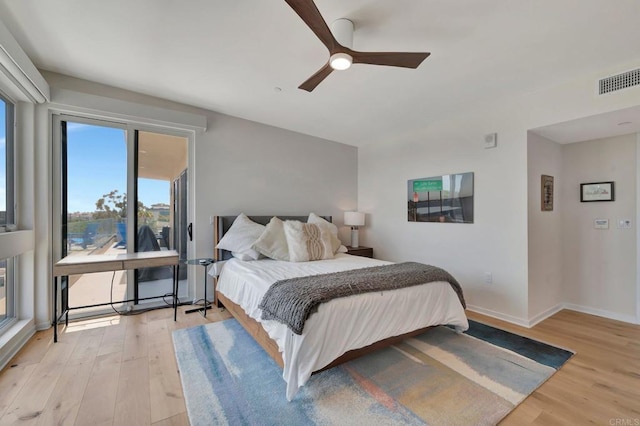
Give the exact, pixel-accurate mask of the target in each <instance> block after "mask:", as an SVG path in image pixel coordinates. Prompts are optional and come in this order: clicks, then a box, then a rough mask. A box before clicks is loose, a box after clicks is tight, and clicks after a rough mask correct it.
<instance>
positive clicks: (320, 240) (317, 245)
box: [284, 220, 333, 262]
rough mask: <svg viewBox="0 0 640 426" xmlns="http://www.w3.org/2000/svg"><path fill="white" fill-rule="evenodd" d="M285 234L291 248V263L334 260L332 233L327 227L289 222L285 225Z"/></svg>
mask: <svg viewBox="0 0 640 426" xmlns="http://www.w3.org/2000/svg"><path fill="white" fill-rule="evenodd" d="M284 234H285V236H286V237H287V245H288V246H289V261H291V262H307V261H310V260H321V259H333V248H332V245H331V232H329V231H328V230H327V229H326V228H325V227H321V226H318V225H316V224H313V223H302V222H298V221H297V220H287V221H286V222H285V223H284Z"/></svg>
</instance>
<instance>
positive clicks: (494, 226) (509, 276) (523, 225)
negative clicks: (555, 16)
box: [358, 61, 640, 325]
mask: <svg viewBox="0 0 640 426" xmlns="http://www.w3.org/2000/svg"><path fill="white" fill-rule="evenodd" d="M638 65H639V64H638V62H637V61H636V62H635V63H633V64H629V63H627V64H613V65H612V67H610V69H606V70H601V71H600V72H597V73H592V74H588V75H585V76H576V77H575V78H573V79H572V80H571V81H568V82H565V83H563V84H560V85H558V86H556V87H550V88H548V89H546V90H541V91H538V92H534V93H529V94H527V95H525V96H522V97H519V98H513V99H491V100H487V101H486V102H484V103H483V104H481V105H469V107H468V109H466V110H461V111H458V112H457V113H456V114H455V115H453V116H451V117H450V118H449V119H448V120H445V121H440V122H436V123H428V121H427V122H426V123H428V124H425V126H424V128H423V129H422V131H421V132H419V133H411V134H407V133H403V132H402V129H398V134H397V138H396V139H395V140H393V141H389V142H388V143H385V144H381V145H370V146H365V147H361V148H360V149H359V151H358V156H359V160H358V161H359V175H358V181H359V187H358V203H359V204H358V209H359V210H361V211H365V212H367V213H370V216H369V217H368V224H367V226H365V227H364V228H363V230H362V232H361V237H362V244H363V245H367V246H372V247H373V249H374V251H375V253H376V254H377V255H378V256H381V257H383V258H386V259H392V260H417V261H422V262H426V263H433V264H435V265H440V266H443V267H445V268H447V269H448V270H449V271H450V272H451V273H452V274H453V275H454V276H455V277H456V278H458V280H459V281H460V283H461V285H462V287H463V289H464V291H465V295H466V298H467V301H468V304H469V305H470V307H471V308H472V309H475V310H478V311H481V312H485V313H488V314H490V315H494V316H496V317H499V318H503V319H506V320H509V321H512V322H515V323H521V324H525V325H528V324H530V318H531V315H530V313H529V283H528V280H529V272H528V268H529V265H528V263H529V259H528V219H527V214H528V185H529V184H528V175H527V131H528V130H529V129H534V128H537V127H542V126H545V125H549V124H554V123H558V122H563V121H568V120H572V119H575V118H580V117H586V116H591V115H595V114H599V113H603V112H608V111H614V110H617V109H622V108H628V107H631V106H635V105H638V104H639V103H640V101H639V100H640V88H638V87H636V88H631V89H627V90H623V91H620V92H617V93H613V94H610V95H607V96H602V97H597V96H596V95H595V84H596V81H597V79H598V78H600V77H602V76H606V75H611V74H614V73H615V72H616V71H619V70H628V69H632V68H634V67H637V66H638ZM425 102H428V99H427V100H425ZM427 119H428V117H427ZM493 132H497V133H498V147H497V148H495V149H490V150H485V149H483V147H482V145H483V135H485V134H487V133H493ZM458 172H474V173H475V201H474V202H475V208H474V211H475V223H473V224H468V225H466V224H440V223H408V222H407V218H406V199H405V197H406V195H405V194H406V184H407V180H408V179H412V178H418V177H423V176H436V175H441V174H449V173H458ZM484 272H492V273H493V281H494V282H493V284H484V283H483V282H482V278H483V273H484ZM535 307H536V308H537V302H536V306H535ZM533 313H534V314H537V312H533Z"/></svg>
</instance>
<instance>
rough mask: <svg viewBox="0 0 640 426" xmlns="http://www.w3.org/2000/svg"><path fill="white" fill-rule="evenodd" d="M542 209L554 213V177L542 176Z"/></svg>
mask: <svg viewBox="0 0 640 426" xmlns="http://www.w3.org/2000/svg"><path fill="white" fill-rule="evenodd" d="M540 194H541V195H540V198H541V200H540V209H541V210H542V211H543V212H550V211H553V176H547V175H542V178H541V180H540Z"/></svg>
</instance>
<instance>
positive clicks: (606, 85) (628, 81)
mask: <svg viewBox="0 0 640 426" xmlns="http://www.w3.org/2000/svg"><path fill="white" fill-rule="evenodd" d="M638 85H640V68H638V69H635V70H631V71H627V72H623V73H621V74H617V75H612V76H611V77H606V78H603V79H601V80H600V81H598V94H600V95H604V94H605V93H611V92H615V91H616V90H622V89H626V88H629V87H633V86H638Z"/></svg>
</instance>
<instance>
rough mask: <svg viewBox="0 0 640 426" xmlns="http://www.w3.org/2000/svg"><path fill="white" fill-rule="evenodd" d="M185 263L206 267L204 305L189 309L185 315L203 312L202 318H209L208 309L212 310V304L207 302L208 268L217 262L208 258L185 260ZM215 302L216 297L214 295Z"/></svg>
mask: <svg viewBox="0 0 640 426" xmlns="http://www.w3.org/2000/svg"><path fill="white" fill-rule="evenodd" d="M184 263H186V264H187V265H201V266H203V267H204V305H203V306H202V307H200V308H194V309H187V310H186V311H184V313H185V314H191V313H193V312H201V313H202V316H204V317H205V318H206V317H207V309H211V303H209V301H208V300H207V272H208V266H209V265H212V264H214V263H216V260H214V259H211V258H208V257H199V258H197V259H188V260H185V261H184ZM214 301H215V295H214Z"/></svg>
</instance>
